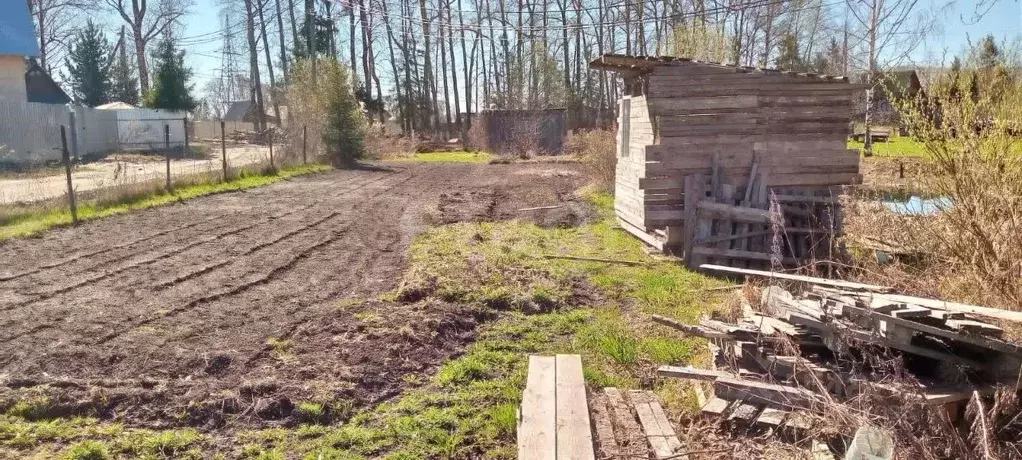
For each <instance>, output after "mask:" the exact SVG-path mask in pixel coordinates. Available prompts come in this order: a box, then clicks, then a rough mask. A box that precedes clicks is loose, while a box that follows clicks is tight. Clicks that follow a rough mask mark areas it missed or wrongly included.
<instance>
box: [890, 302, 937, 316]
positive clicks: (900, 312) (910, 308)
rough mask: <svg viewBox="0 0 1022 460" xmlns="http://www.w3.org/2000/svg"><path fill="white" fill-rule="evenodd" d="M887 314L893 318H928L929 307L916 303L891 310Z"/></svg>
mask: <svg viewBox="0 0 1022 460" xmlns="http://www.w3.org/2000/svg"><path fill="white" fill-rule="evenodd" d="M895 305H899V304H895ZM889 314H890V315H891V316H893V317H895V318H928V317H929V316H930V309H929V308H924V307H920V306H918V305H906V306H905V307H904V308H897V309H895V310H891V312H890V313H889Z"/></svg>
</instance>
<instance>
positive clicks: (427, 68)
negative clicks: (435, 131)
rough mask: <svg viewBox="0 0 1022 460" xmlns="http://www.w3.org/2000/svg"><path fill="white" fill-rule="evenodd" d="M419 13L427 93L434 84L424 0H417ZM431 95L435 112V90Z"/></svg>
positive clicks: (427, 18)
mask: <svg viewBox="0 0 1022 460" xmlns="http://www.w3.org/2000/svg"><path fill="white" fill-rule="evenodd" d="M419 14H420V15H421V20H422V40H423V43H424V44H425V54H424V55H423V72H422V75H423V77H424V78H425V82H424V85H425V90H426V93H427V94H428V93H429V92H430V91H431V89H432V88H433V87H434V85H433V84H432V76H433V63H432V61H431V60H430V49H429V16H428V15H427V14H426V0H419ZM432 96H433V98H432V107H433V110H432V111H433V113H434V114H435V113H436V107H439V106H438V105H437V102H436V92H433V94H432ZM427 100H429V99H428V96H427ZM430 119H431V120H432V119H433V117H432V115H430ZM431 125H432V123H428V124H427V126H431Z"/></svg>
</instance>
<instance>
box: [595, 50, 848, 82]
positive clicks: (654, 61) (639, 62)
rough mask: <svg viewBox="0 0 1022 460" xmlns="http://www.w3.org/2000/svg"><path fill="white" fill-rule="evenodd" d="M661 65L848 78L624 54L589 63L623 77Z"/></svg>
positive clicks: (824, 77)
mask: <svg viewBox="0 0 1022 460" xmlns="http://www.w3.org/2000/svg"><path fill="white" fill-rule="evenodd" d="M662 65H693V66H702V67H714V68H726V69H734V71H735V72H736V73H761V74H770V75H789V76H792V77H803V78H814V79H823V80H830V81H835V82H847V81H848V77H842V76H834V75H821V74H815V73H807V72H790V71H786V70H777V69H768V68H762V67H748V66H737V65H730V64H721V63H717V62H707V61H698V60H695V59H689V58H682V57H673V56H629V55H625V54H604V55H603V56H601V57H598V58H596V59H594V60H593V61H592V62H590V63H589V68H591V69H601V70H609V71H612V72H618V73H621V74H622V75H623V76H638V75H643V74H647V73H649V72H651V71H653V69H655V68H656V67H658V66H662Z"/></svg>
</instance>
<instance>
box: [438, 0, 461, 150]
mask: <svg viewBox="0 0 1022 460" xmlns="http://www.w3.org/2000/svg"><path fill="white" fill-rule="evenodd" d="M442 1H443V2H446V0H442ZM437 6H438V7H439V8H438V9H437V13H438V21H439V24H440V25H439V26H437V28H436V30H437V33H438V34H439V36H438V37H437V42H439V44H440V73H441V79H442V80H443V82H444V113H445V114H446V116H447V126H445V127H444V132H445V133H446V134H447V139H450V138H451V137H453V136H452V135H451V104H450V101H451V95H450V93H449V92H448V87H447V43H446V42H445V40H444V34H445V33H446V31H447V30H446V29H447V28H446V27H444V7H443V3H441V2H438V3H437ZM455 92H457V89H455Z"/></svg>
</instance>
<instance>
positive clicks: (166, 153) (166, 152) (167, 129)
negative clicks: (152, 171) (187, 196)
mask: <svg viewBox="0 0 1022 460" xmlns="http://www.w3.org/2000/svg"><path fill="white" fill-rule="evenodd" d="M163 140H164V142H166V146H165V147H166V148H165V149H164V153H163V156H164V157H165V158H166V159H167V187H166V188H167V191H168V192H169V191H171V190H173V186H172V185H171V184H170V125H167V124H165V125H163Z"/></svg>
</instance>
